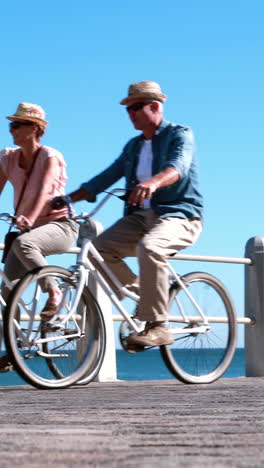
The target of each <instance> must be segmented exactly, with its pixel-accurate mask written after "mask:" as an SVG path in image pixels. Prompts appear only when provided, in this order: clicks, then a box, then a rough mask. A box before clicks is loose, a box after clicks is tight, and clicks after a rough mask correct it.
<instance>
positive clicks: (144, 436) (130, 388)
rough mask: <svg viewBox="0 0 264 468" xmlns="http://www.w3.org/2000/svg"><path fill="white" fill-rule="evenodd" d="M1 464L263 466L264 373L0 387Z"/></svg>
mask: <svg viewBox="0 0 264 468" xmlns="http://www.w3.org/2000/svg"><path fill="white" fill-rule="evenodd" d="M0 395H1V405H0V466H1V468H5V467H20V468H24V467H27V468H32V467H45V468H47V467H48V466H54V467H56V468H60V467H61V468H62V467H80V466H83V467H84V466H87V467H95V468H99V467H111V468H112V467H113V468H115V467H118V468H119V467H120V468H126V467H144V468H145V467H146V468H158V467H159V468H160V467H162V468H163V467H164V468H175V467H181V468H182V467H183V468H184V467H188V468H189V467H192V468H196V467H199V468H200V467H201V468H207V467H214V468H218V467H219V468H220V467H221V468H223V467H245V468H249V467H263V466H264V378H236V379H221V380H218V381H217V382H215V383H213V384H210V385H199V386H198V385H184V384H181V383H179V382H177V381H176V380H163V381H162V380H159V381H144V382H113V383H92V384H90V385H88V386H87V387H74V388H70V389H67V390H51V391H43V390H42V391H41V390H36V389H34V388H32V387H29V386H22V387H0Z"/></svg>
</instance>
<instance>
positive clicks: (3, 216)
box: [0, 213, 16, 222]
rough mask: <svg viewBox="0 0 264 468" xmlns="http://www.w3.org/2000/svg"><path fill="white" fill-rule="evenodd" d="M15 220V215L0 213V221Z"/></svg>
mask: <svg viewBox="0 0 264 468" xmlns="http://www.w3.org/2000/svg"><path fill="white" fill-rule="evenodd" d="M15 219H16V216H15V215H12V214H10V213H0V221H6V222H8V221H14V220H15Z"/></svg>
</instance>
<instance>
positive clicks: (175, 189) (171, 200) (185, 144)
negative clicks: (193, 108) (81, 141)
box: [81, 120, 203, 219]
mask: <svg viewBox="0 0 264 468" xmlns="http://www.w3.org/2000/svg"><path fill="white" fill-rule="evenodd" d="M143 141H144V137H143V135H142V134H141V135H139V136H137V137H135V138H132V139H131V140H130V141H129V142H128V143H127V144H126V146H125V147H124V149H123V151H122V153H121V155H120V156H119V157H118V158H117V159H116V160H115V161H114V162H113V164H111V165H110V166H109V167H108V168H107V169H105V170H104V171H103V172H101V173H100V174H99V175H97V176H96V177H94V178H93V179H91V180H89V181H88V182H86V183H84V184H82V185H81V188H84V189H85V190H87V191H89V192H92V193H94V194H95V195H96V194H98V193H100V192H102V191H103V190H106V189H107V188H108V187H110V186H111V185H113V184H114V183H116V182H117V181H118V180H119V179H121V178H122V177H125V181H126V182H125V188H126V189H127V190H131V189H133V187H134V186H135V185H136V184H137V183H138V180H137V178H136V168H137V163H138V155H139V153H140V148H141V145H142V143H143ZM152 152H153V162H152V173H153V175H155V174H157V173H159V172H160V171H162V170H163V169H165V168H166V167H172V168H174V169H176V171H177V172H178V173H179V174H180V177H181V178H180V180H179V181H178V182H177V183H175V184H173V185H170V186H169V187H165V188H161V189H158V190H157V191H156V192H155V193H154V194H153V196H152V199H151V208H152V209H153V210H154V211H155V213H156V214H157V215H158V216H179V217H182V218H200V219H202V217H203V199H202V196H201V193H200V191H199V181H198V171H197V162H196V157H195V146H194V136H193V132H192V129H191V128H190V127H183V126H181V125H175V124H173V123H171V122H167V121H165V120H163V121H162V123H161V125H160V126H159V128H158V129H157V130H156V133H155V135H154V136H153V137H152ZM135 209H138V208H135V207H131V206H129V205H128V204H127V203H126V205H125V214H129V213H131V212H132V211H133V210H135Z"/></svg>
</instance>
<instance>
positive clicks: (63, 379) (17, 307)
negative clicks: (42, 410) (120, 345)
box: [4, 266, 106, 389]
mask: <svg viewBox="0 0 264 468" xmlns="http://www.w3.org/2000/svg"><path fill="white" fill-rule="evenodd" d="M47 277H49V278H53V279H54V280H55V281H56V282H57V284H58V286H59V288H60V289H61V291H62V293H63V300H62V303H61V305H60V306H59V309H58V315H57V316H56V319H55V321H54V322H53V323H52V324H51V325H49V324H47V323H45V322H44V323H43V322H41V320H40V313H41V310H42V309H43V307H44V305H45V303H46V301H47V298H48V297H47V296H48V293H47V292H44V291H43V283H44V281H45V278H47ZM77 286H78V281H77V279H76V278H75V276H74V274H73V273H72V272H70V271H68V270H66V269H64V268H60V267H54V266H47V267H43V268H37V269H35V270H33V271H31V272H29V273H27V274H26V276H25V277H24V278H23V279H22V280H20V281H19V282H18V284H17V285H16V286H15V287H14V289H13V290H12V291H11V293H10V296H9V298H8V302H7V307H6V311H5V314H4V335H5V341H6V348H7V351H8V353H9V354H10V357H11V359H12V361H13V363H14V367H15V369H16V370H17V372H18V373H19V374H20V375H21V377H22V378H24V380H26V381H27V382H28V383H30V384H31V385H34V386H35V387H37V388H43V389H51V388H66V387H69V386H70V385H73V384H75V383H77V382H78V381H80V383H89V382H90V381H91V380H93V379H94V378H95V377H96V375H97V374H98V372H99V370H100V367H101V364H102V361H103V358H104V352H105V341H106V336H105V326H104V320H103V316H102V312H101V309H100V307H99V305H98V303H97V301H96V300H95V298H94V297H93V296H92V294H91V292H90V291H89V290H88V289H87V288H84V290H83V293H82V295H81V299H80V301H79V304H78V308H77V310H76V312H75V314H74V315H70V316H69V312H70V311H71V307H72V304H73V301H74V298H75V295H76V290H77Z"/></svg>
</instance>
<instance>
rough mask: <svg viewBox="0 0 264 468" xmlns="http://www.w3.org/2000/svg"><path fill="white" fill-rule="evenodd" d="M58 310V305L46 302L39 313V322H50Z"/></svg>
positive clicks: (49, 301)
mask: <svg viewBox="0 0 264 468" xmlns="http://www.w3.org/2000/svg"><path fill="white" fill-rule="evenodd" d="M57 309H58V304H54V303H53V302H51V300H50V299H48V300H47V302H46V304H45V306H44V308H43V309H42V311H41V313H40V317H41V320H43V321H47V320H50V319H51V318H52V317H54V315H55V314H56V312H57Z"/></svg>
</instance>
